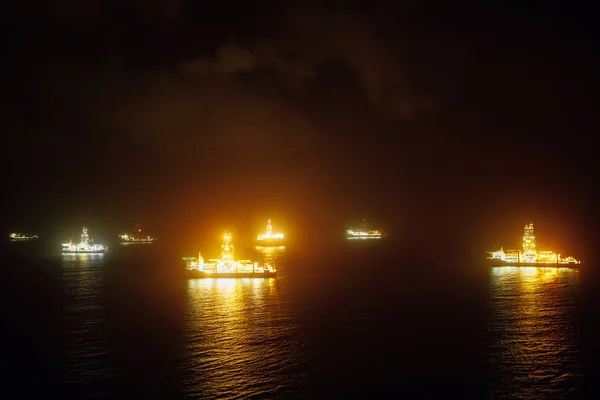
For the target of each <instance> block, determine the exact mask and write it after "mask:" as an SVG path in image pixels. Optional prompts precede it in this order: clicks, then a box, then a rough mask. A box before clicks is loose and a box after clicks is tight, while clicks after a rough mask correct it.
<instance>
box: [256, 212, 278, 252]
mask: <svg viewBox="0 0 600 400" xmlns="http://www.w3.org/2000/svg"><path fill="white" fill-rule="evenodd" d="M283 241H284V236H283V233H273V226H272V225H271V218H269V219H268V220H267V231H266V232H265V233H263V234H262V235H258V236H257V237H256V245H257V246H261V247H278V246H282V245H283Z"/></svg>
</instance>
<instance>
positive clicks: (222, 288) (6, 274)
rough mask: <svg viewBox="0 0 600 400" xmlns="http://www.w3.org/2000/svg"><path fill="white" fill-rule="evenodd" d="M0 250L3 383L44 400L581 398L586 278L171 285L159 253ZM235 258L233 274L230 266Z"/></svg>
mask: <svg viewBox="0 0 600 400" xmlns="http://www.w3.org/2000/svg"><path fill="white" fill-rule="evenodd" d="M14 245H15V244H14V243H5V244H3V263H2V264H3V268H2V280H1V281H2V283H3V285H2V299H3V314H5V317H4V318H3V322H4V324H5V326H6V329H7V332H8V338H7V341H6V342H5V343H6V346H7V348H8V349H7V354H8V357H7V358H5V360H4V361H5V363H4V364H5V367H4V368H5V371H4V375H5V377H6V378H7V382H9V383H12V384H13V385H14V386H15V387H17V388H19V389H18V390H19V391H20V392H21V393H23V394H25V395H33V394H44V395H54V394H55V395H57V396H60V397H61V398H87V397H91V398H94V397H105V396H127V395H129V396H132V395H135V396H141V397H144V398H158V397H160V398H178V397H188V396H189V397H196V398H219V397H221V398H250V397H255V398H393V397H402V396H409V397H410V398H424V397H429V396H455V397H456V398H494V399H509V398H510V399H513V398H528V399H535V398H540V399H541V398H559V397H561V396H566V397H568V396H572V397H578V398H589V396H592V395H594V394H597V391H595V389H596V387H593V386H592V381H591V379H592V378H593V377H595V376H596V373H597V372H598V368H597V362H598V360H599V358H598V350H597V345H596V340H597V338H598V337H599V336H598V327H597V323H598V317H597V316H596V315H597V314H598V313H597V310H598V308H597V306H598V305H599V304H600V302H599V301H598V297H597V296H596V295H595V294H594V291H595V288H597V287H598V285H597V283H598V279H597V277H596V276H595V275H594V274H592V273H591V272H590V271H589V270H585V269H582V270H580V271H577V270H568V269H535V268H489V267H486V266H484V265H483V263H482V264H481V265H468V264H460V263H456V265H449V264H447V265H444V266H439V265H437V264H436V263H434V262H429V263H425V262H419V261H418V260H414V259H411V258H410V257H408V256H404V255H403V254H404V250H403V249H402V248H399V247H398V246H396V245H395V244H394V243H391V242H387V243H386V242H385V241H381V242H368V243H367V242H343V243H339V244H338V245H336V246H335V247H333V248H329V249H328V251H326V252H325V251H320V250H319V251H317V250H315V249H313V251H310V249H304V250H303V251H302V252H301V251H299V250H294V248H287V249H285V250H282V251H274V252H272V253H271V254H262V253H260V252H259V251H257V250H255V249H253V248H250V247H245V248H244V247H240V248H238V249H237V250H236V251H237V252H239V253H240V256H242V254H243V255H245V256H248V258H254V259H257V260H260V261H262V260H263V259H264V258H263V257H269V258H270V259H272V260H273V261H274V262H275V263H276V265H277V267H278V269H279V276H278V278H277V279H273V280H252V279H239V280H233V279H221V280H211V279H204V280H201V279H196V280H186V279H185V278H184V276H183V274H182V269H183V268H184V265H183V262H182V261H181V259H180V256H181V255H179V254H173V253H174V252H169V251H168V249H166V248H165V247H161V244H160V243H156V244H153V245H148V246H146V245H141V246H112V248H111V250H110V252H109V253H108V254H107V255H105V256H102V255H99V256H98V255H97V256H90V255H87V256H82V255H78V256H72V255H69V256H66V255H65V256H62V255H58V254H47V253H46V252H44V251H40V246H39V244H36V243H17V244H16V246H14ZM244 258H245V257H244Z"/></svg>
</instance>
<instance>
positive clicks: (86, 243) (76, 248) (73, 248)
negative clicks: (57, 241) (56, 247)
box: [62, 226, 108, 253]
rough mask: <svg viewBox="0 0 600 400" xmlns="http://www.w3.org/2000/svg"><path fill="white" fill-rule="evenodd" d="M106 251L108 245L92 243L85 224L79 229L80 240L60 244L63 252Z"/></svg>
mask: <svg viewBox="0 0 600 400" xmlns="http://www.w3.org/2000/svg"><path fill="white" fill-rule="evenodd" d="M107 251H108V246H104V245H102V244H94V243H92V240H91V239H90V237H89V235H88V230H87V228H86V227H85V226H84V227H83V229H82V230H81V242H79V243H76V244H75V243H73V242H72V241H69V243H63V244H62V252H63V253H106V252H107Z"/></svg>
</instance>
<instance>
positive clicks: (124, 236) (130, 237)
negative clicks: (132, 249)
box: [119, 225, 157, 243]
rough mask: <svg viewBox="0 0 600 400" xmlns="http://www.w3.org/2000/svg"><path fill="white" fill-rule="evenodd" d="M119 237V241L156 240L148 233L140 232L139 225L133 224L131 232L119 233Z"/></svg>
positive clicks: (142, 241) (148, 241)
mask: <svg viewBox="0 0 600 400" xmlns="http://www.w3.org/2000/svg"><path fill="white" fill-rule="evenodd" d="M119 239H121V243H152V242H155V241H156V240H157V239H156V238H153V237H152V236H150V235H146V234H145V233H142V228H140V226H139V225H136V226H135V230H134V231H133V232H130V233H121V234H120V235H119Z"/></svg>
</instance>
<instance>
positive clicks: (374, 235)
mask: <svg viewBox="0 0 600 400" xmlns="http://www.w3.org/2000/svg"><path fill="white" fill-rule="evenodd" d="M346 233H347V238H348V239H381V232H380V231H378V230H376V229H374V230H373V229H369V227H368V225H367V220H366V219H365V218H363V219H362V228H361V229H359V230H354V229H352V228H350V229H348V230H347V231H346Z"/></svg>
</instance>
